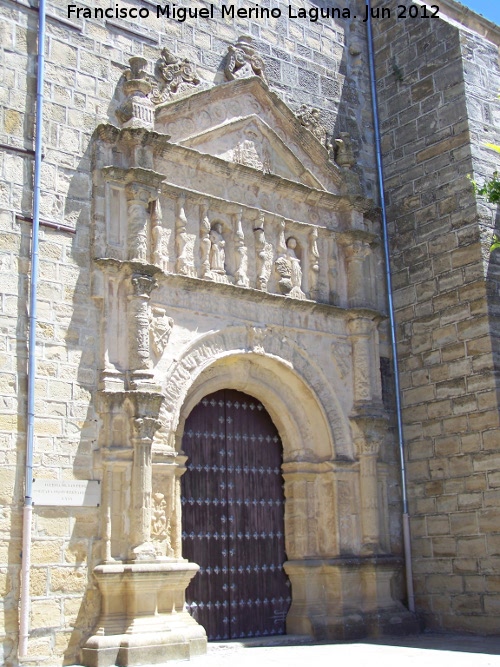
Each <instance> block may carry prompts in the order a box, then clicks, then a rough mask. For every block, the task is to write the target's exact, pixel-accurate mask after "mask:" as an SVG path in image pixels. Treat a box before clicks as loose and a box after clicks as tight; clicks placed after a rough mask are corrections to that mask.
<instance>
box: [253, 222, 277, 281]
mask: <svg viewBox="0 0 500 667" xmlns="http://www.w3.org/2000/svg"><path fill="white" fill-rule="evenodd" d="M253 231H254V235H255V250H256V252H257V285H256V287H257V289H260V290H262V291H263V292H267V283H268V282H269V278H270V277H271V269H272V263H273V246H272V245H271V244H270V243H268V242H267V241H266V234H265V231H264V213H262V212H261V213H260V216H259V222H258V224H257V226H256V227H255V228H254V230H253Z"/></svg>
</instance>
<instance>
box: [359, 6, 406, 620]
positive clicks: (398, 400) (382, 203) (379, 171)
mask: <svg viewBox="0 0 500 667" xmlns="http://www.w3.org/2000/svg"><path fill="white" fill-rule="evenodd" d="M366 12H367V22H366V30H367V36H368V60H369V67H370V87H371V96H372V111H373V129H374V132H375V154H376V160H377V179H378V186H379V192H380V208H381V210H382V236H383V241H384V260H385V275H386V280H387V301H388V306H389V321H390V329H391V348H392V359H393V364H394V385H395V393H396V417H397V423H398V444H399V456H400V460H401V494H402V497H403V541H404V557H405V569H406V589H407V593H408V608H409V610H410V611H411V612H414V611H415V594H414V591H413V568H412V562H411V543H410V517H409V514H408V490H407V486H406V461H405V451H404V440H403V421H402V414H401V390H400V385H399V364H398V348H397V343H396V322H395V317H394V303H393V299H392V278H391V262H390V252H389V234H388V230H387V207H386V203H385V194H384V172H383V168H382V150H381V146H380V124H379V116H378V102H377V81H376V77H375V57H374V48H373V32H372V20H371V3H370V0H366Z"/></svg>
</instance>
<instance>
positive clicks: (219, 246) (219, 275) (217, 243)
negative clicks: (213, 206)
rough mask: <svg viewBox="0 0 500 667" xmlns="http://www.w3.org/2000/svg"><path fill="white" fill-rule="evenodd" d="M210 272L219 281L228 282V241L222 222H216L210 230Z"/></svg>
mask: <svg viewBox="0 0 500 667" xmlns="http://www.w3.org/2000/svg"><path fill="white" fill-rule="evenodd" d="M210 244H211V245H210V273H211V275H212V278H213V279H214V280H215V281H217V282H228V280H227V276H226V269H225V262H226V250H225V246H226V242H225V240H224V237H223V236H222V224H221V223H220V222H216V223H215V224H214V225H213V226H212V229H211V230H210Z"/></svg>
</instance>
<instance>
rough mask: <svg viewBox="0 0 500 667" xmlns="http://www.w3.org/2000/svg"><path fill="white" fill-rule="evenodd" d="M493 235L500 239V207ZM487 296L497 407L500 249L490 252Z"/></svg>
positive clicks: (499, 390)
mask: <svg viewBox="0 0 500 667" xmlns="http://www.w3.org/2000/svg"><path fill="white" fill-rule="evenodd" d="M493 234H496V235H497V236H499V237H500V207H499V206H497V210H496V212H495V226H494V230H493ZM486 280H487V287H486V294H487V299H488V315H489V319H490V327H491V345H492V354H493V368H494V373H495V385H496V395H497V398H496V405H500V248H497V249H496V250H493V251H491V252H490V256H489V261H488V271H487V276H486Z"/></svg>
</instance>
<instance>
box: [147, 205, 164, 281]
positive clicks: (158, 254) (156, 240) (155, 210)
mask: <svg viewBox="0 0 500 667" xmlns="http://www.w3.org/2000/svg"><path fill="white" fill-rule="evenodd" d="M150 207H151V261H152V263H153V264H155V265H156V266H159V267H160V268H161V269H162V270H163V271H166V270H167V267H168V256H166V254H165V251H164V248H163V226H162V213H161V206H160V200H159V199H154V200H153V201H152V202H151V204H150Z"/></svg>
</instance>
